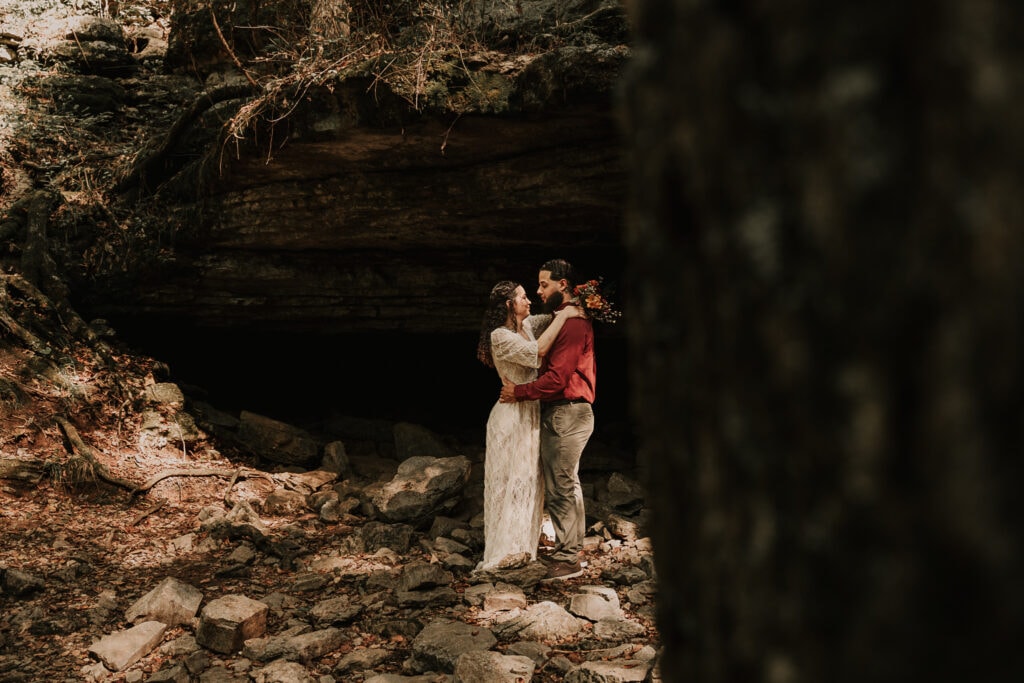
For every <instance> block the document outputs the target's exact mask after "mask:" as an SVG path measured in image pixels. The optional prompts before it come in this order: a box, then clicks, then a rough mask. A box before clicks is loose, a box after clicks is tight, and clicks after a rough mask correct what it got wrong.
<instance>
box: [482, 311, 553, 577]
mask: <svg viewBox="0 0 1024 683" xmlns="http://www.w3.org/2000/svg"><path fill="white" fill-rule="evenodd" d="M548 322H550V316H530V317H529V318H527V319H526V320H525V321H524V323H523V328H524V330H525V331H526V334H527V335H528V336H529V338H530V339H529V340H527V339H524V338H523V337H522V336H521V335H519V334H516V333H515V332H514V331H512V330H510V329H508V328H505V327H499V328H498V329H496V330H494V331H493V332H491V353H492V357H493V358H494V366H495V369H497V371H498V374H499V375H502V376H504V377H507V378H508V379H509V380H510V381H512V382H514V383H516V384H523V383H525V382H532V381H533V380H535V379H537V368H538V367H539V366H540V358H538V357H537V341H536V337H535V336H534V333H533V327H534V326H536V327H538V328H540V329H543V327H546V325H547V323H548ZM538 334H539V331H538ZM484 458H485V460H484V558H483V560H482V561H481V563H480V564H479V565H478V566H477V569H493V568H495V567H502V566H506V565H508V564H509V563H510V562H511V565H512V566H515V565H516V564H518V563H517V562H516V561H515V559H516V558H515V556H517V555H521V554H522V553H527V554H529V557H530V559H531V560H534V559H536V558H537V542H538V540H539V538H540V531H541V522H542V519H543V515H544V478H543V476H542V475H541V471H540V404H539V403H538V402H537V401H517V402H515V403H500V402H498V403H495V404H494V407H493V408H492V409H491V415H490V417H489V418H488V419H487V450H486V453H485V455H484ZM502 560H505V562H504V563H503V562H502Z"/></svg>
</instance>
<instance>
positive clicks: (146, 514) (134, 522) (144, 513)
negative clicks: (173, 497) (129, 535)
mask: <svg viewBox="0 0 1024 683" xmlns="http://www.w3.org/2000/svg"><path fill="white" fill-rule="evenodd" d="M164 505H167V499H166V498H162V499H161V500H160V502H158V503H157V504H156V505H153V506H152V507H150V508H149V509H148V510H143V511H142V512H141V513H139V516H138V517H136V518H135V519H133V520H132V521H131V522H129V523H128V526H136V525H137V524H138V523H139V522H141V521H142V520H144V519H145V518H146V517H149V516H150V515H151V514H153V513H154V512H156V511H157V510H159V509H160V508H162V507H163V506H164Z"/></svg>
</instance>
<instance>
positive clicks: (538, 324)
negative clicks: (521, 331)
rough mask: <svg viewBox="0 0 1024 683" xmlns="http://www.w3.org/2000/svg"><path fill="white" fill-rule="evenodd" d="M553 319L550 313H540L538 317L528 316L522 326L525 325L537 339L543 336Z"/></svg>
mask: <svg viewBox="0 0 1024 683" xmlns="http://www.w3.org/2000/svg"><path fill="white" fill-rule="evenodd" d="M554 319H555V316H553V315H551V314H550V313H540V314H538V315H528V316H526V320H524V321H523V325H526V326H528V327H529V328H530V330H532V331H533V336H534V337H539V336H540V335H542V334H544V330H546V329H548V325H550V324H551V321H552V320H554Z"/></svg>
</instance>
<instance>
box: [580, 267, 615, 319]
mask: <svg viewBox="0 0 1024 683" xmlns="http://www.w3.org/2000/svg"><path fill="white" fill-rule="evenodd" d="M603 281H604V278H600V277H599V278H597V279H596V280H587V281H586V282H584V283H582V284H579V285H576V286H575V287H573V288H572V293H573V295H574V296H575V297H576V298H577V299H578V300H579V302H580V305H581V306H582V307H583V310H584V311H586V312H587V315H588V316H590V317H591V318H592V319H594V320H597V321H598V322H602V323H611V324H614V323H616V322H617V321H618V320H619V318H621V317H622V312H621V311H617V310H615V307H614V306H612V303H611V301H609V300H608V298H607V297H606V296H605V295H604V294H602V293H601V283H602V282H603Z"/></svg>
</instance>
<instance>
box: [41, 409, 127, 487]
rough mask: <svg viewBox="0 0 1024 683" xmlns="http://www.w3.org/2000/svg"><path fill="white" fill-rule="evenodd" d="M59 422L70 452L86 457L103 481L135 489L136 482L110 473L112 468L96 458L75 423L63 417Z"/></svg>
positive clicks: (59, 418) (58, 419)
mask: <svg viewBox="0 0 1024 683" xmlns="http://www.w3.org/2000/svg"><path fill="white" fill-rule="evenodd" d="M57 424H58V425H60V429H61V432H63V434H64V438H65V439H66V441H67V443H66V444H65V446H66V447H67V449H68V452H69V453H75V452H77V453H78V455H80V456H81V457H83V458H85V460H87V461H88V462H89V464H90V465H92V467H93V470H94V471H95V472H96V476H97V477H99V478H100V479H101V480H102V481H105V482H107V483H108V484H113V485H114V486H117V487H119V488H122V489H125V490H127V491H134V490H135V484H133V483H131V482H130V481H126V480H124V479H119V478H118V477H115V476H114V475H112V474H111V473H110V470H108V469H107V468H106V466H105V465H104V464H103V463H101V462H100V461H99V460H97V459H96V454H95V453H93V452H92V448H90V447H89V446H88V444H86V443H85V442H84V441H82V437H81V436H79V435H78V430H77V429H75V427H74V425H72V424H71V423H70V422H68V421H67V420H65V419H64V418H62V417H58V418H57Z"/></svg>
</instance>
